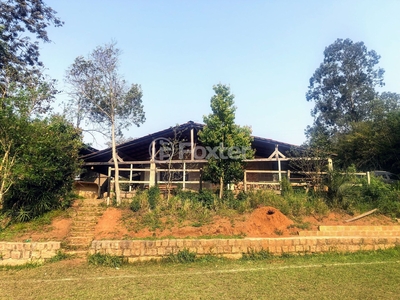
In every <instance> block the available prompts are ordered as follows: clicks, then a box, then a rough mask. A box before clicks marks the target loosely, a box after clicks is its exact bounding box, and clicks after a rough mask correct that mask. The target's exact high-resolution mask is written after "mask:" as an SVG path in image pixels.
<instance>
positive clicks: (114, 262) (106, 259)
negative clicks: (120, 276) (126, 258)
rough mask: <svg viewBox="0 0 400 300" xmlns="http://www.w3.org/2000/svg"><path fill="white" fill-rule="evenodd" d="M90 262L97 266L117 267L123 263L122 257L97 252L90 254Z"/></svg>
mask: <svg viewBox="0 0 400 300" xmlns="http://www.w3.org/2000/svg"><path fill="white" fill-rule="evenodd" d="M88 263H89V264H91V265H95V266H106V267H112V268H117V267H120V266H121V265H122V258H121V257H119V256H115V255H110V254H100V253H95V254H93V255H89V256H88Z"/></svg>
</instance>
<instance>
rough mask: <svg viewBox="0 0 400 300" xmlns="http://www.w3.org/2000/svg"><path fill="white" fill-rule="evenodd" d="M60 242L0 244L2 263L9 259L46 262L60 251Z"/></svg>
mask: <svg viewBox="0 0 400 300" xmlns="http://www.w3.org/2000/svg"><path fill="white" fill-rule="evenodd" d="M60 246H61V243H60V242H41V243H16V242H0V261H1V260H3V261H4V260H7V259H22V260H45V259H49V258H52V257H53V256H55V255H56V254H57V252H58V251H59V250H60Z"/></svg>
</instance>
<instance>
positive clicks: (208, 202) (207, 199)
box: [198, 189, 215, 208]
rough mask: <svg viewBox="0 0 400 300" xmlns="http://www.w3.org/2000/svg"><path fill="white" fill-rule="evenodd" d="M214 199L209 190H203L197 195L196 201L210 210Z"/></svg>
mask: <svg viewBox="0 0 400 300" xmlns="http://www.w3.org/2000/svg"><path fill="white" fill-rule="evenodd" d="M214 199H215V194H214V193H213V191H211V190H207V189H203V190H201V191H200V192H199V194H198V201H200V202H201V203H202V204H203V206H205V207H207V208H211V207H212V206H213V205H214Z"/></svg>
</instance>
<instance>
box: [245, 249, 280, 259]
mask: <svg viewBox="0 0 400 300" xmlns="http://www.w3.org/2000/svg"><path fill="white" fill-rule="evenodd" d="M272 257H273V255H272V254H271V253H270V252H269V251H267V250H264V249H261V250H260V251H258V252H257V251H254V250H253V249H249V250H248V251H247V253H242V258H241V259H242V260H245V261H248V260H265V259H271V258H272Z"/></svg>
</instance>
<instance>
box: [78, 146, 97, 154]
mask: <svg viewBox="0 0 400 300" xmlns="http://www.w3.org/2000/svg"><path fill="white" fill-rule="evenodd" d="M97 151H99V150H98V149H95V148H93V147H90V146H89V145H86V144H85V145H83V148H81V150H79V155H80V156H85V155H89V154H92V153H95V152H97Z"/></svg>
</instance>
